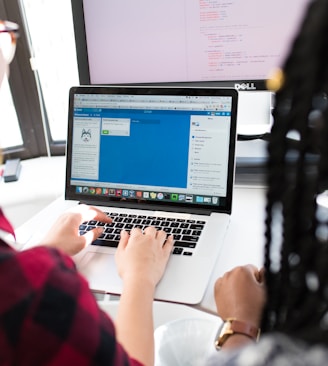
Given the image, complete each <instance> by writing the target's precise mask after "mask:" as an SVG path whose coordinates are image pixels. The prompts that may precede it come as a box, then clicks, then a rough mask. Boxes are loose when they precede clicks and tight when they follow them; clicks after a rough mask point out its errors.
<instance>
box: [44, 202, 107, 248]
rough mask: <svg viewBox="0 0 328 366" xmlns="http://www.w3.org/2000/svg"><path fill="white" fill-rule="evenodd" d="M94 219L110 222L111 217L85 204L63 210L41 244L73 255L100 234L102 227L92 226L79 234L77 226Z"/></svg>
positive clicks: (105, 222)
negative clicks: (83, 233)
mask: <svg viewBox="0 0 328 366" xmlns="http://www.w3.org/2000/svg"><path fill="white" fill-rule="evenodd" d="M90 220H96V221H99V222H103V223H104V225H105V224H111V222H112V219H111V218H110V217H108V216H107V215H106V214H105V213H104V212H103V211H101V210H99V209H97V208H95V207H93V206H87V205H78V206H76V207H74V208H72V209H70V210H68V211H66V212H64V213H63V214H62V215H61V216H60V217H59V218H58V219H57V221H56V223H55V224H54V225H53V226H52V228H51V229H50V231H49V232H48V234H47V235H46V237H45V238H44V239H43V240H42V242H41V244H42V245H47V246H51V247H55V248H57V249H60V250H62V251H64V252H65V253H66V254H69V255H74V254H77V253H78V252H79V251H81V250H82V249H83V248H85V247H86V246H87V245H89V244H91V243H92V242H93V241H94V240H96V239H97V238H98V237H99V235H101V234H102V232H103V229H104V227H103V226H100V227H94V228H93V229H92V230H89V231H88V232H87V233H86V234H85V235H82V236H81V235H80V232H79V227H80V225H81V224H82V223H83V222H85V221H90Z"/></svg>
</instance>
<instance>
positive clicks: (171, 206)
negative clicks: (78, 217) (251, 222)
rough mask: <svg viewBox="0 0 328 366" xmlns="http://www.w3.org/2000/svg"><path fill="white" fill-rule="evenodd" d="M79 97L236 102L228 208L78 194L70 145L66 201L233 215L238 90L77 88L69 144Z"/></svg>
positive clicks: (71, 105) (71, 101) (72, 91)
mask: <svg viewBox="0 0 328 366" xmlns="http://www.w3.org/2000/svg"><path fill="white" fill-rule="evenodd" d="M75 94H105V95H106V94H107V95H108V94H132V95H188V96H230V97H231V98H232V108H231V121H230V124H231V125H230V139H229V161H228V174H227V192H226V199H225V202H224V204H220V205H209V204H202V203H196V204H195V203H183V204H182V203H181V202H177V203H176V202H163V201H152V200H140V199H137V198H130V199H124V200H122V199H121V198H117V197H111V196H106V201H105V199H104V196H97V195H85V194H81V193H77V192H76V189H75V186H74V185H71V182H70V180H71V179H70V177H71V164H72V144H67V145H66V183H65V199H67V200H76V201H80V202H81V203H86V204H89V205H97V206H105V207H107V206H108V207H122V208H135V209H145V210H155V211H175V212H185V213H199V214H210V213H211V212H222V213H228V214H230V213H231V210H232V194H233V182H234V173H235V150H236V130H237V104H238V92H237V91H236V90H235V89H222V88H194V87H188V88H186V87H136V86H131V87H129V86H74V87H72V88H71V89H70V92H69V109H68V129H67V141H72V135H73V119H74V95H75Z"/></svg>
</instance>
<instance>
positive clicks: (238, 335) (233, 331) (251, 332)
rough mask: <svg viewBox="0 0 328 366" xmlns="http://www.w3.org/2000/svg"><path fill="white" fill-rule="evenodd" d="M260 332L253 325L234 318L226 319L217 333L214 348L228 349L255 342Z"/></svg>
mask: <svg viewBox="0 0 328 366" xmlns="http://www.w3.org/2000/svg"><path fill="white" fill-rule="evenodd" d="M260 332H261V331H260V328H258V327H256V326H254V325H253V324H250V323H247V322H244V321H240V320H238V319H236V318H227V319H226V320H224V321H223V323H222V325H221V327H220V328H219V330H218V332H217V335H216V337H215V347H216V349H217V350H220V349H222V347H223V346H224V345H225V347H226V348H228V346H230V347H232V346H239V345H242V344H244V343H247V342H250V341H254V342H257V341H258V340H259V337H260Z"/></svg>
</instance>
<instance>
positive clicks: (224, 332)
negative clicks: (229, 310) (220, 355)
mask: <svg viewBox="0 0 328 366" xmlns="http://www.w3.org/2000/svg"><path fill="white" fill-rule="evenodd" d="M231 334H233V330H232V329H231V320H226V321H225V322H224V323H222V325H221V327H220V328H219V330H218V332H217V335H216V337H215V342H214V344H215V348H216V349H217V350H220V349H221V347H222V346H223V344H224V342H225V341H226V340H227V339H228V338H229V336H231Z"/></svg>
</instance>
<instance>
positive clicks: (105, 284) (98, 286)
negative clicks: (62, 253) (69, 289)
mask: <svg viewBox="0 0 328 366" xmlns="http://www.w3.org/2000/svg"><path fill="white" fill-rule="evenodd" d="M77 269H78V270H79V272H80V273H81V274H82V275H83V276H85V277H86V278H87V280H88V282H89V287H90V288H91V289H92V290H98V291H105V292H110V293H114V294H120V293H121V291H122V280H121V278H120V276H119V275H118V273H117V269H116V263H115V256H114V254H109V253H99V252H98V253H97V252H87V253H85V255H84V256H83V258H82V260H81V262H80V264H78V265H77ZM109 288H110V290H109Z"/></svg>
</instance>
